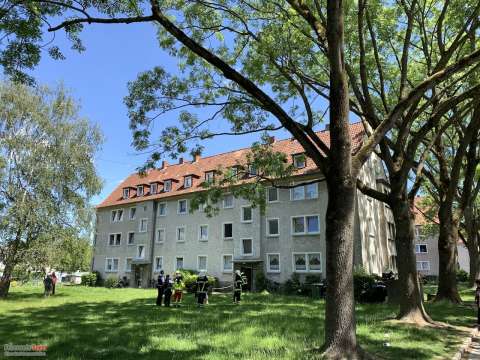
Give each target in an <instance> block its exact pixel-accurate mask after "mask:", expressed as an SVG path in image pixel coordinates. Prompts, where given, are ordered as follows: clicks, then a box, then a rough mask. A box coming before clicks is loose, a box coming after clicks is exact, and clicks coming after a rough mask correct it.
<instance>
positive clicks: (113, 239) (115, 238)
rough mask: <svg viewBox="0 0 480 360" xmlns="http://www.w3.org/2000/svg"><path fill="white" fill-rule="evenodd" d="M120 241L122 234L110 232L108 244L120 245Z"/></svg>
mask: <svg viewBox="0 0 480 360" xmlns="http://www.w3.org/2000/svg"><path fill="white" fill-rule="evenodd" d="M121 242H122V234H121V233H118V234H110V236H109V239H108V245H110V246H120V244H121Z"/></svg>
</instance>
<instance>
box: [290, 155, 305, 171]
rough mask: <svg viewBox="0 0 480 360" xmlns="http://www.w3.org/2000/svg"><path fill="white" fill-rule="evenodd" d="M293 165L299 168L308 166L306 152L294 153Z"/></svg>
mask: <svg viewBox="0 0 480 360" xmlns="http://www.w3.org/2000/svg"><path fill="white" fill-rule="evenodd" d="M293 166H294V167H295V168H297V169H302V168H304V167H305V166H307V159H306V158H305V154H296V155H293Z"/></svg>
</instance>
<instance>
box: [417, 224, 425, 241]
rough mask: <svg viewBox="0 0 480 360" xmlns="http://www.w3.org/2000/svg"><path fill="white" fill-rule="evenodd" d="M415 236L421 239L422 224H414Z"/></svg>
mask: <svg viewBox="0 0 480 360" xmlns="http://www.w3.org/2000/svg"><path fill="white" fill-rule="evenodd" d="M415 237H416V238H417V239H423V237H424V236H423V234H422V226H421V225H416V226H415Z"/></svg>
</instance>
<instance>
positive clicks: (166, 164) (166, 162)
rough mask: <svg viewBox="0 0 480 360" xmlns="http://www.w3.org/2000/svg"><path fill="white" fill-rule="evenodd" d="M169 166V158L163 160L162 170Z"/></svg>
mask: <svg viewBox="0 0 480 360" xmlns="http://www.w3.org/2000/svg"><path fill="white" fill-rule="evenodd" d="M167 167H168V161H167V160H163V161H162V166H161V167H160V170H163V169H166V168H167Z"/></svg>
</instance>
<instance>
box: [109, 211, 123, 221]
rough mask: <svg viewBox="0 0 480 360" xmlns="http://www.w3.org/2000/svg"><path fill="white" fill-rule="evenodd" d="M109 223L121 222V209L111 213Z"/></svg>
mask: <svg viewBox="0 0 480 360" xmlns="http://www.w3.org/2000/svg"><path fill="white" fill-rule="evenodd" d="M111 221H112V222H119V221H123V209H120V210H113V211H112V218H111Z"/></svg>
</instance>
